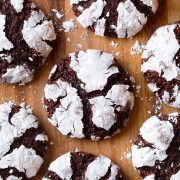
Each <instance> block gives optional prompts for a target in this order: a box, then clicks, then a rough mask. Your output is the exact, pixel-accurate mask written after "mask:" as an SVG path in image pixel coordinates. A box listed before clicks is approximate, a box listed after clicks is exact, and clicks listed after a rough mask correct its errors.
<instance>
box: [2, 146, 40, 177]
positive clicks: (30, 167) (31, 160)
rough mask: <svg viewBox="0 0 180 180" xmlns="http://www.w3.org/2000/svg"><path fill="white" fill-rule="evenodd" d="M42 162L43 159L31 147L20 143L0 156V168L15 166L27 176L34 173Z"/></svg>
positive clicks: (31, 175)
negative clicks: (10, 151)
mask: <svg viewBox="0 0 180 180" xmlns="http://www.w3.org/2000/svg"><path fill="white" fill-rule="evenodd" d="M42 163H43V159H42V158H41V157H40V156H38V155H37V154H36V152H35V151H34V150H33V149H28V148H26V147H25V146H23V145H22V146H20V147H19V148H17V149H14V150H13V151H12V153H10V154H8V155H5V156H3V157H2V158H1V160H0V169H6V168H9V167H15V168H16V169H17V170H18V171H19V172H24V173H25V174H26V176H27V178H31V177H33V176H35V175H36V173H37V171H38V170H39V168H40V167H41V165H42Z"/></svg>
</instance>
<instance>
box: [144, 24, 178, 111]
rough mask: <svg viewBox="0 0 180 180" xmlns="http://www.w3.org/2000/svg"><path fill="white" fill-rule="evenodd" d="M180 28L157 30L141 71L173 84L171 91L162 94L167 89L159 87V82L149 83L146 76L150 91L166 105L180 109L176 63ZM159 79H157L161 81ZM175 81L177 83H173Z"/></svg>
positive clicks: (146, 48) (173, 25)
mask: <svg viewBox="0 0 180 180" xmlns="http://www.w3.org/2000/svg"><path fill="white" fill-rule="evenodd" d="M178 27H179V24H178V23H177V24H172V25H166V26H163V27H160V28H159V29H157V30H156V32H155V33H154V35H153V36H152V37H151V38H150V40H149V41H148V43H147V45H146V47H145V51H144V52H143V55H142V58H143V60H144V62H143V65H142V67H141V70H142V72H143V73H144V74H145V73H146V74H147V73H148V72H154V73H157V74H158V76H159V77H160V78H161V79H162V80H163V81H166V82H167V83H169V84H170V83H172V85H171V89H170V88H168V89H169V90H168V91H166V89H164V92H162V88H165V87H164V86H163V87H161V84H160V85H159V83H158V81H157V82H156V81H155V80H154V81H153V82H149V81H150V80H151V79H150V80H148V79H147V78H148V77H146V76H145V78H146V79H147V81H148V86H149V88H150V90H151V91H152V92H154V93H155V94H157V96H160V98H161V100H162V101H163V102H164V103H166V104H169V105H171V106H173V107H177V108H180V95H179V94H180V88H179V84H180V68H179V66H178V64H177V62H176V58H179V57H178V55H177V53H178V51H179V49H180V44H179V42H178V39H177V34H176V32H175V29H176V28H178ZM157 42H158V43H157ZM176 56H177V57H176ZM159 77H157V78H158V79H160V78H159ZM174 81H175V83H173V82H174ZM167 83H166V84H167ZM149 84H150V85H149ZM164 84H165V83H164ZM166 86H167V85H166ZM169 86H170V85H169ZM159 91H161V95H159V93H158V92H159Z"/></svg>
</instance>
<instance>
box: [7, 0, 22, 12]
mask: <svg viewBox="0 0 180 180" xmlns="http://www.w3.org/2000/svg"><path fill="white" fill-rule="evenodd" d="M10 2H11V5H12V6H13V7H14V9H15V10H16V12H17V13H19V12H21V11H22V9H23V3H24V0H10Z"/></svg>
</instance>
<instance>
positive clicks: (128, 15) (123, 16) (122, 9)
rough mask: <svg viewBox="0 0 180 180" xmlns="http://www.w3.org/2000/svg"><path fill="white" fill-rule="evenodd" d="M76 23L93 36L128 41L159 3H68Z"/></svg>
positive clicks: (109, 0)
mask: <svg viewBox="0 0 180 180" xmlns="http://www.w3.org/2000/svg"><path fill="white" fill-rule="evenodd" d="M70 3H71V5H72V9H73V11H74V13H75V15H76V16H77V20H78V22H79V23H80V24H81V25H82V26H83V27H84V28H90V29H91V30H92V31H94V32H95V34H96V35H100V36H117V37H119V38H129V37H132V36H134V35H136V34H137V33H138V32H139V31H141V30H142V28H143V27H144V25H145V24H146V23H147V21H148V20H149V19H151V18H152V16H153V15H154V14H155V13H156V11H157V8H158V5H159V0H70Z"/></svg>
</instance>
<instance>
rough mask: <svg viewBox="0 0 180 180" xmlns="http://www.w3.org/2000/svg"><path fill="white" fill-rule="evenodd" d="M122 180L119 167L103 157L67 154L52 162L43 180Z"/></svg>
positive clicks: (80, 153)
mask: <svg viewBox="0 0 180 180" xmlns="http://www.w3.org/2000/svg"><path fill="white" fill-rule="evenodd" d="M54 179H58V180H61V179H65V180H71V179H72V180H78V179H87V180H90V179H96V180H102V179H103V180H110V179H111V180H123V179H124V178H123V176H122V174H121V172H120V170H119V167H118V166H117V165H115V164H114V163H113V162H112V161H111V160H110V159H108V158H107V157H104V156H102V155H101V156H97V157H96V156H94V155H92V154H88V153H84V152H69V153H66V154H64V155H62V156H60V157H59V158H57V159H56V160H55V161H54V162H52V163H51V164H50V166H49V168H48V172H47V173H46V175H45V177H44V178H43V180H54Z"/></svg>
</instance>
